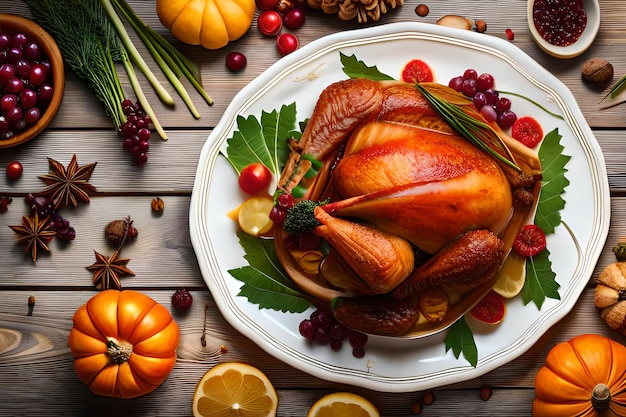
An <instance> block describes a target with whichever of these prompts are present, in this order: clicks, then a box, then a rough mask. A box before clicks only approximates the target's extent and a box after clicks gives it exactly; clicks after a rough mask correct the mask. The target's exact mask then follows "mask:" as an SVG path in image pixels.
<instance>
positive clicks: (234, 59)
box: [226, 52, 248, 71]
mask: <svg viewBox="0 0 626 417" xmlns="http://www.w3.org/2000/svg"><path fill="white" fill-rule="evenodd" d="M247 62H248V61H247V59H246V56H245V55H244V54H242V53H241V52H231V53H229V54H228V55H226V68H228V69H229V70H230V71H241V70H242V69H244V68H245V66H246V64H247Z"/></svg>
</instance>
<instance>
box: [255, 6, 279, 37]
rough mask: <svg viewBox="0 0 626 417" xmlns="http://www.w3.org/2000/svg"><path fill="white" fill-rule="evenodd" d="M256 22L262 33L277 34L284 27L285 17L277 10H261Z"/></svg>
mask: <svg viewBox="0 0 626 417" xmlns="http://www.w3.org/2000/svg"><path fill="white" fill-rule="evenodd" d="M256 23H257V26H258V27H259V30H260V31H261V33H262V34H264V35H266V36H276V35H278V34H279V33H280V31H281V30H282V28H283V19H282V17H281V16H280V14H279V13H278V12H277V11H275V10H266V11H264V12H261V14H260V15H259V17H258V19H257V22H256Z"/></svg>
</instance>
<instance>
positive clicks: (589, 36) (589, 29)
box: [527, 0, 600, 59]
mask: <svg viewBox="0 0 626 417" xmlns="http://www.w3.org/2000/svg"><path fill="white" fill-rule="evenodd" d="M534 3H535V0H528V2H527V18H528V28H529V29H530V33H531V34H532V36H533V39H534V40H535V43H537V45H539V47H540V48H541V49H543V50H544V51H545V52H547V53H548V54H550V55H552V56H554V57H557V58H563V59H567V58H574V57H577V56H578V55H580V54H582V53H583V52H585V51H586V50H587V49H588V48H589V47H590V46H591V44H592V43H593V41H594V39H595V38H596V35H597V34H598V30H599V29H600V5H599V3H598V0H583V6H584V8H585V11H586V12H587V25H586V26H585V30H584V31H583V33H582V34H581V35H580V38H578V40H577V41H576V42H574V43H573V44H571V45H568V46H556V45H553V44H551V43H550V42H548V41H546V40H545V39H544V38H543V37H541V35H540V34H539V32H538V31H537V28H536V27H535V22H534V19H533V5H534Z"/></svg>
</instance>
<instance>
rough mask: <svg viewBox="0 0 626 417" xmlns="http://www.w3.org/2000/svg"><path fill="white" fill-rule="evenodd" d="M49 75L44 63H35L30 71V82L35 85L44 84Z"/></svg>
mask: <svg viewBox="0 0 626 417" xmlns="http://www.w3.org/2000/svg"><path fill="white" fill-rule="evenodd" d="M47 77H48V69H47V68H46V66H45V65H44V64H34V65H33V66H32V67H31V69H30V72H29V73H28V82H29V83H31V84H32V85H34V86H38V85H42V84H43V83H44V82H45V81H46V78H47Z"/></svg>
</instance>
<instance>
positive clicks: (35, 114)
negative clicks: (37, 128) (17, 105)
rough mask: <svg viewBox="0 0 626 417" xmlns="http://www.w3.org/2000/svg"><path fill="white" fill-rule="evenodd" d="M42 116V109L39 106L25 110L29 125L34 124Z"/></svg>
mask: <svg viewBox="0 0 626 417" xmlns="http://www.w3.org/2000/svg"><path fill="white" fill-rule="evenodd" d="M40 118H41V111H40V110H39V109H38V108H37V107H31V108H30V109H27V110H25V111H24V121H25V122H26V124H28V125H34V124H35V123H37V121H38V120H39V119H40Z"/></svg>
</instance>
